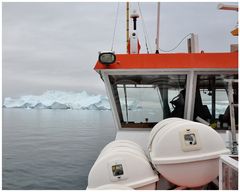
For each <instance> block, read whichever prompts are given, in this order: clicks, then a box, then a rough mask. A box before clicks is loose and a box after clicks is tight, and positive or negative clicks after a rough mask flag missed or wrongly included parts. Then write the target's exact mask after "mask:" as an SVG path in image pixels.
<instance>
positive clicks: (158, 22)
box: [156, 2, 160, 54]
mask: <svg viewBox="0 0 240 192" xmlns="http://www.w3.org/2000/svg"><path fill="white" fill-rule="evenodd" d="M157 5H158V6H157V37H156V53H157V54H158V53H159V26H160V2H158V4H157Z"/></svg>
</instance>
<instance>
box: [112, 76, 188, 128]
mask: <svg viewBox="0 0 240 192" xmlns="http://www.w3.org/2000/svg"><path fill="white" fill-rule="evenodd" d="M186 78H187V75H127V76H124V75H114V76H110V83H111V85H112V91H113V94H114V100H115V102H116V106H117V112H118V115H119V118H120V121H121V124H122V127H131V128H132V127H146V128H147V127H149V128H152V127H153V126H154V125H155V124H156V123H158V122H159V121H160V120H162V119H165V118H168V117H182V118H183V116H184V104H185V87H186Z"/></svg>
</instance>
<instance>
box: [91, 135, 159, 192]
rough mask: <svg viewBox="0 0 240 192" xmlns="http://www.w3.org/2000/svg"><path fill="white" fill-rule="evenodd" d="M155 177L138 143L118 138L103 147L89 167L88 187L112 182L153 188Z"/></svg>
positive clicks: (156, 179) (96, 186)
mask: <svg viewBox="0 0 240 192" xmlns="http://www.w3.org/2000/svg"><path fill="white" fill-rule="evenodd" d="M158 180H159V178H158V175H157V174H156V173H155V171H154V170H153V169H152V166H151V165H150V162H149V160H148V158H147V157H146V155H145V153H144V151H143V150H142V148H141V147H140V146H139V145H138V144H136V143H134V142H131V141H127V140H117V141H113V142H111V143H109V144H108V145H106V146H105V148H104V149H103V150H102V152H101V153H100V155H99V157H98V158H97V160H96V162H95V163H94V165H93V166H92V168H91V170H90V173H89V175H88V188H87V189H97V188H98V187H100V186H103V185H109V184H110V185H112V184H113V185H123V186H126V187H130V188H132V189H140V190H142V189H148V190H154V189H156V182H157V181H158Z"/></svg>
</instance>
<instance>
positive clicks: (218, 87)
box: [194, 74, 238, 129]
mask: <svg viewBox="0 0 240 192" xmlns="http://www.w3.org/2000/svg"><path fill="white" fill-rule="evenodd" d="M227 79H238V76H237V74H236V75H226V74H225V75H198V76H197V86H196V96H195V106H194V120H195V121H198V120H197V118H199V117H200V118H201V119H203V120H205V121H207V122H208V123H210V125H211V126H212V127H213V128H217V129H228V128H229V126H230V110H229V100H228V83H227V82H226V80H227ZM233 98H234V103H238V85H237V84H233ZM234 109H235V110H234V111H235V121H236V125H237V124H238V107H234Z"/></svg>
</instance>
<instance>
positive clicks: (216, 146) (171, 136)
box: [148, 118, 230, 188]
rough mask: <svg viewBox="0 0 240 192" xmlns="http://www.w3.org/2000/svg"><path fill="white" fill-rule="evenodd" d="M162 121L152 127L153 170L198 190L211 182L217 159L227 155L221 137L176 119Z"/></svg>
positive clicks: (178, 183)
mask: <svg viewBox="0 0 240 192" xmlns="http://www.w3.org/2000/svg"><path fill="white" fill-rule="evenodd" d="M164 121H165V123H161V122H159V123H158V124H157V125H155V127H154V128H153V131H154V133H153V134H150V137H149V146H148V148H149V152H150V158H151V161H152V164H153V165H154V167H155V168H156V170H157V171H158V172H159V173H160V174H161V175H162V176H163V177H165V178H166V179H167V180H169V181H170V182H171V183H174V184H176V185H178V186H184V187H190V188H193V187H200V186H203V185H205V184H208V183H209V182H211V181H212V180H214V179H215V178H216V177H217V176H218V160H219V156H220V155H221V154H228V153H230V151H229V150H228V149H227V148H226V147H225V144H224V141H223V140H222V138H221V136H220V135H219V134H218V133H217V132H216V131H215V130H213V129H212V128H211V127H209V126H207V125H204V124H201V123H196V122H192V121H188V120H179V119H176V118H172V119H170V120H164ZM166 122H167V123H166Z"/></svg>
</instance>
